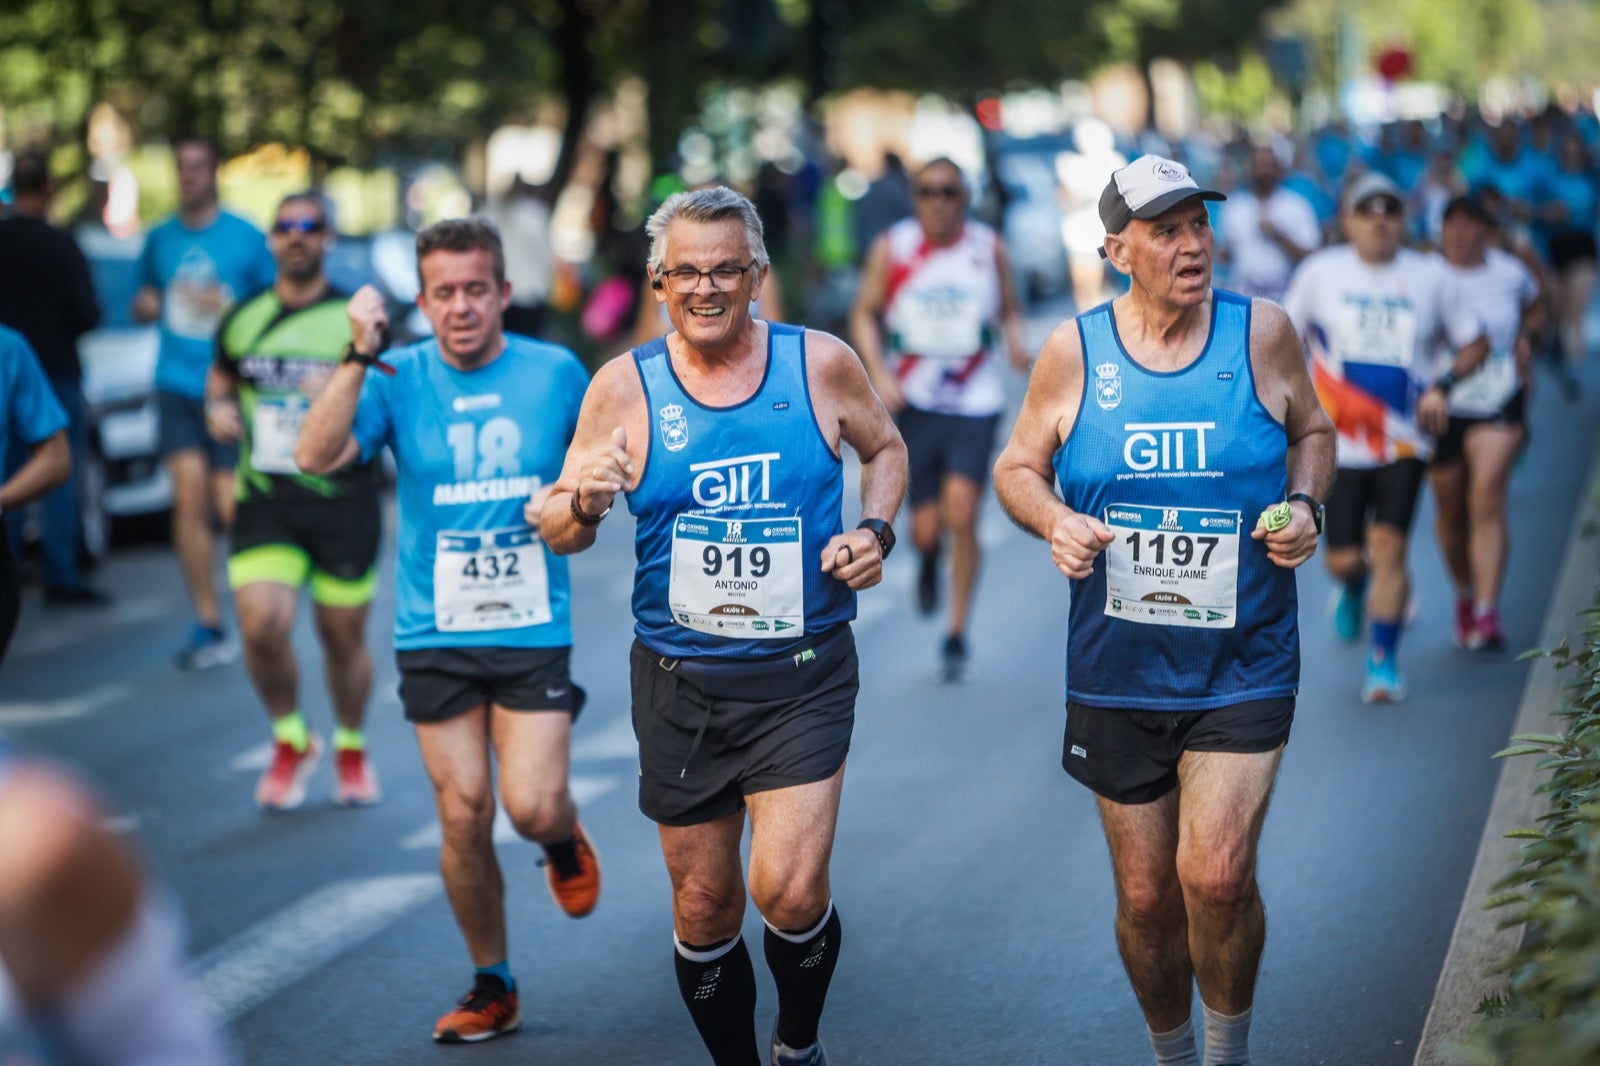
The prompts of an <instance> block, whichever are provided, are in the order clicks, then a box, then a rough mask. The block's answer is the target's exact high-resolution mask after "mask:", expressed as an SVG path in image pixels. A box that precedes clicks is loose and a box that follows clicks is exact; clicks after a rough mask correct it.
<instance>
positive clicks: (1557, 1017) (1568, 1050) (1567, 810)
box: [1462, 606, 1600, 1066]
mask: <svg viewBox="0 0 1600 1066" xmlns="http://www.w3.org/2000/svg"><path fill="white" fill-rule="evenodd" d="M1582 617H1583V619H1584V622H1583V629H1582V632H1581V633H1580V634H1578V636H1577V638H1576V641H1575V643H1574V642H1572V641H1567V640H1564V641H1562V642H1561V644H1560V645H1559V646H1557V647H1555V648H1552V649H1547V650H1538V651H1533V652H1529V653H1527V654H1525V655H1524V656H1522V657H1523V658H1524V659H1529V658H1546V659H1550V660H1552V662H1553V664H1554V666H1555V668H1556V669H1557V670H1563V671H1568V670H1570V671H1573V673H1574V674H1575V677H1573V678H1572V679H1571V680H1569V681H1568V682H1567V683H1566V685H1565V686H1564V687H1563V689H1562V698H1563V699H1564V700H1566V701H1568V702H1566V703H1564V704H1563V705H1562V706H1561V707H1559V708H1557V709H1556V710H1555V711H1554V712H1553V716H1554V717H1555V718H1556V719H1557V720H1558V721H1560V722H1561V723H1562V725H1563V728H1562V731H1561V732H1560V733H1559V734H1555V733H1526V734H1520V735H1518V736H1514V737H1512V738H1511V740H1512V743H1511V746H1510V747H1507V748H1506V749H1505V750H1504V751H1501V752H1498V753H1497V754H1496V758H1510V757H1512V756H1529V755H1532V756H1536V757H1538V758H1539V764H1538V768H1539V769H1540V770H1541V771H1546V770H1547V771H1549V773H1550V777H1549V780H1548V781H1546V782H1544V783H1543V784H1541V785H1540V786H1539V787H1538V789H1537V790H1536V791H1537V793H1538V794H1541V795H1545V796H1548V797H1549V800H1550V807H1549V810H1548V812H1547V813H1546V814H1544V815H1543V816H1542V817H1541V818H1540V819H1539V823H1538V825H1537V826H1536V827H1532V828H1524V829H1514V830H1512V831H1511V832H1509V833H1507V834H1506V836H1507V837H1508V838H1510V839H1513V840H1519V841H1523V842H1524V843H1523V844H1522V846H1521V847H1520V849H1519V852H1518V866H1517V868H1516V869H1515V870H1513V871H1512V872H1511V873H1510V874H1509V875H1507V876H1506V877H1505V878H1503V879H1502V880H1501V881H1500V883H1499V884H1497V885H1496V886H1495V889H1494V894H1493V895H1491V896H1490V898H1489V899H1488V900H1486V901H1485V902H1484V904H1483V906H1484V908H1485V909H1486V910H1489V909H1502V910H1503V911H1504V912H1505V914H1504V918H1503V919H1502V921H1501V923H1500V928H1502V929H1509V928H1515V927H1521V928H1522V929H1523V939H1522V945H1521V947H1519V948H1518V950H1517V951H1515V952H1514V953H1512V955H1511V956H1510V958H1508V959H1507V960H1505V962H1504V963H1503V964H1502V966H1501V968H1500V971H1499V972H1501V973H1504V974H1505V976H1506V990H1505V992H1504V994H1503V995H1497V996H1490V997H1488V998H1487V999H1485V1001H1484V1002H1483V1003H1482V1004H1480V1005H1479V1007H1478V1013H1479V1015H1480V1022H1479V1025H1478V1028H1477V1032H1476V1033H1475V1035H1474V1039H1473V1041H1472V1044H1471V1046H1470V1047H1467V1048H1464V1049H1462V1055H1463V1056H1464V1061H1467V1062H1473V1063H1484V1064H1488V1063H1510V1064H1525V1066H1565V1064H1568V1063H1572V1064H1579V1063H1582V1064H1590V1063H1595V1062H1600V606H1596V607H1591V608H1589V609H1588V610H1586V611H1584V612H1583V614H1582Z"/></svg>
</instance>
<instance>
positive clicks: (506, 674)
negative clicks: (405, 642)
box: [394, 645, 584, 722]
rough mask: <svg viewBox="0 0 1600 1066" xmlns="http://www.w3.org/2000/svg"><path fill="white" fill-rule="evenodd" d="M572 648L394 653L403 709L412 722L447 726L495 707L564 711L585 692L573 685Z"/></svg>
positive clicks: (571, 710)
mask: <svg viewBox="0 0 1600 1066" xmlns="http://www.w3.org/2000/svg"><path fill="white" fill-rule="evenodd" d="M571 657H572V648H571V646H570V645H566V646H562V647H559V648H415V649H412V650H410V651H397V652H395V656H394V660H395V665H396V666H398V667H399V668H400V703H401V706H403V707H404V708H405V713H406V720H407V721H410V722H442V721H444V720H445V719H447V718H454V717H455V716H456V715H458V714H464V713H466V712H467V711H470V710H472V708H474V707H480V706H482V705H483V704H486V703H492V704H494V705H495V706H496V707H501V708H503V709H505V710H508V711H563V712H566V713H568V714H571V715H572V717H573V718H574V719H576V718H577V717H578V712H579V711H581V710H582V709H583V701H584V691H583V689H581V688H579V687H578V686H577V685H574V684H573V683H572V676H571V674H570V673H568V669H567V667H568V663H569V661H570V659H571Z"/></svg>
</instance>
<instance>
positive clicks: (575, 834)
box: [539, 822, 600, 918]
mask: <svg viewBox="0 0 1600 1066" xmlns="http://www.w3.org/2000/svg"><path fill="white" fill-rule="evenodd" d="M541 846H542V847H543V848H544V858H543V859H540V860H539V865H540V866H543V867H544V876H545V880H546V881H547V882H549V885H550V898H551V899H553V900H555V901H556V906H558V907H560V908H561V909H562V910H564V911H566V912H567V914H568V915H570V916H571V917H573V918H582V917H584V916H585V915H587V914H589V912H591V911H593V910H594V908H595V904H597V903H599V902H600V855H599V854H598V853H597V852H596V851H595V850H594V845H593V844H590V843H589V838H588V837H586V836H584V835H583V826H581V825H579V824H578V823H577V822H573V823H572V843H571V844H566V845H561V844H555V845H550V844H545V845H541Z"/></svg>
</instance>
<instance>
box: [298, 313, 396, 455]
mask: <svg viewBox="0 0 1600 1066" xmlns="http://www.w3.org/2000/svg"><path fill="white" fill-rule="evenodd" d="M345 314H346V315H347V316H348V317H349V319H350V343H351V344H352V345H353V346H354V347H355V350H356V351H358V352H362V353H365V354H367V355H375V354H377V352H378V351H379V350H380V349H381V348H382V346H383V336H384V334H385V333H386V332H387V331H388V329H389V313H388V310H387V309H386V308H385V307H384V304H383V295H382V294H381V293H379V292H378V290H377V289H375V288H373V287H372V286H371V285H363V286H361V288H359V289H357V290H356V294H355V295H354V296H352V297H350V302H349V304H347V305H346V306H345ZM366 376H367V368H366V367H364V366H362V365H361V364H360V363H341V364H339V367H338V369H336V370H334V372H333V373H332V374H331V375H330V376H329V377H328V380H327V384H325V385H324V386H323V387H322V391H321V392H320V393H318V394H317V398H316V400H315V401H313V402H312V404H311V409H310V410H309V411H307V412H306V417H305V421H304V422H302V423H301V424H300V437H299V439H298V440H297V441H296V442H295V446H294V463H295V465H296V466H298V467H299V468H300V469H301V470H302V471H304V472H305V473H307V474H328V473H332V472H333V471H335V470H342V469H344V468H345V467H347V466H349V465H350V464H351V463H353V462H355V461H356V460H357V459H358V458H360V457H361V445H360V444H359V443H357V441H356V438H355V436H354V435H353V434H352V433H351V432H350V427H351V426H352V425H354V424H355V420H356V405H357V404H358V403H359V402H360V400H361V383H362V381H363V380H365V379H366Z"/></svg>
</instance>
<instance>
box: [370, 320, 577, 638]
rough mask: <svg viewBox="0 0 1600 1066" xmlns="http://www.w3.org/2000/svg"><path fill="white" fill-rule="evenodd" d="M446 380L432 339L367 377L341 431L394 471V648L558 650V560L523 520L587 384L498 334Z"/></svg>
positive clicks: (526, 343)
mask: <svg viewBox="0 0 1600 1066" xmlns="http://www.w3.org/2000/svg"><path fill="white" fill-rule="evenodd" d="M506 342H507V343H506V349H505V350H504V351H503V352H501V353H500V355H499V356H498V357H496V358H495V359H494V361H492V362H491V363H489V364H488V365H487V366H482V367H479V368H477V369H475V370H467V371H463V370H457V369H456V368H455V367H452V366H451V365H450V364H448V363H446V362H445V361H444V357H443V356H441V355H440V354H439V345H438V342H437V341H435V340H432V339H429V340H426V341H422V342H420V343H418V344H414V345H412V346H410V347H409V348H403V349H400V350H399V351H395V352H391V353H389V354H388V355H386V356H384V362H386V363H389V364H390V365H392V366H393V367H394V368H395V375H394V376H393V377H388V376H386V375H384V374H381V373H378V372H377V371H369V372H368V373H367V378H366V382H365V384H364V385H363V387H362V391H361V400H360V403H359V404H358V406H357V407H356V417H355V423H354V426H353V427H352V432H353V433H354V434H355V438H356V441H357V443H359V444H360V446H361V458H362V459H363V460H367V459H371V458H372V457H373V456H375V455H376V454H377V453H378V451H379V450H380V449H381V448H383V447H385V446H388V447H389V448H390V449H391V450H392V451H393V452H394V458H395V466H396V467H397V469H398V472H399V486H398V489H397V493H396V496H397V499H398V501H399V508H400V523H399V533H398V536H397V537H396V540H397V546H396V547H397V551H398V552H399V565H398V566H397V567H396V573H397V584H398V589H397V591H396V595H395V619H394V646H395V648H396V649H397V650H400V651H406V650H411V649H415V648H460V647H469V648H476V647H503V648H557V647H563V646H565V645H568V644H571V643H572V621H571V613H570V609H569V600H570V595H569V587H568V581H567V560H566V559H565V558H564V557H562V556H558V555H555V554H553V553H552V552H551V551H550V550H549V548H548V547H546V546H545V544H544V542H543V541H541V540H540V539H539V538H538V536H537V534H535V533H534V532H533V530H531V529H529V528H528V524H527V522H526V521H524V519H523V516H522V505H523V504H524V503H526V502H527V499H528V497H529V496H530V495H532V493H533V492H534V490H536V489H537V488H539V486H540V485H547V484H550V483H552V482H554V481H555V480H556V479H557V478H558V477H559V476H560V474H561V463H562V460H563V459H564V458H565V456H566V452H567V445H568V444H570V443H571V442H572V434H573V431H574V430H575V429H576V428H577V424H578V408H579V406H580V405H581V404H582V403H583V393H584V390H585V389H586V388H587V387H588V383H589V375H588V373H587V372H586V371H585V370H584V368H583V364H582V363H580V362H579V361H578V357H577V356H575V355H573V354H572V353H571V352H570V351H568V350H567V349H565V348H562V347H558V346H557V345H554V344H545V343H543V342H541V341H536V340H531V339H529V338H527V337H517V336H512V335H510V334H508V335H507V336H506Z"/></svg>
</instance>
